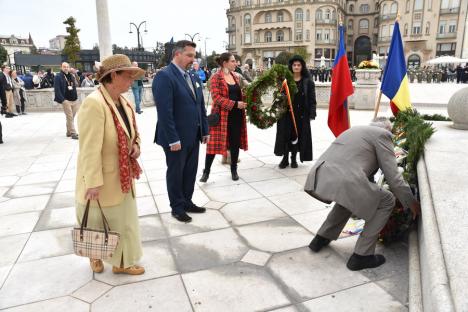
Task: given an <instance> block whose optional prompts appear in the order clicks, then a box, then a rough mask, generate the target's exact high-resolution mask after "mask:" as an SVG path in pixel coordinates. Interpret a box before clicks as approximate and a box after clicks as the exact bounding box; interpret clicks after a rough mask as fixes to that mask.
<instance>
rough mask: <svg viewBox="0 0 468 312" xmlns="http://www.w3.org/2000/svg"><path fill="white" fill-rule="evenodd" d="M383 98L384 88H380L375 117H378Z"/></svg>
mask: <svg viewBox="0 0 468 312" xmlns="http://www.w3.org/2000/svg"><path fill="white" fill-rule="evenodd" d="M381 99H382V90H379V95H378V96H377V102H376V103H375V108H374V119H375V118H377V115H378V114H379V110H380V100H381Z"/></svg>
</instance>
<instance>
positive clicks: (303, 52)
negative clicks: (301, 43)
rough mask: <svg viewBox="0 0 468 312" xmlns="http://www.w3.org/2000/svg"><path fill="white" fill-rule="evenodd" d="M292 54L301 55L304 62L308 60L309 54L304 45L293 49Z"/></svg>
mask: <svg viewBox="0 0 468 312" xmlns="http://www.w3.org/2000/svg"><path fill="white" fill-rule="evenodd" d="M294 54H296V55H300V56H302V58H303V59H304V61H305V62H306V64H307V63H308V62H309V59H310V56H311V54H310V53H309V52H307V49H306V48H304V47H300V48H296V49H294Z"/></svg>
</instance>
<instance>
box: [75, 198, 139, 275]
mask: <svg viewBox="0 0 468 312" xmlns="http://www.w3.org/2000/svg"><path fill="white" fill-rule="evenodd" d="M85 209H86V205H83V204H80V203H78V202H77V203H76V218H77V221H78V224H80V222H81V220H82V218H83V214H84V211H85ZM102 210H103V212H104V215H105V216H106V219H107V221H108V222H109V226H110V228H111V230H112V231H114V232H117V233H119V234H120V242H119V244H118V245H117V248H116V250H115V252H114V255H113V256H112V258H110V259H108V260H106V262H108V263H109V264H111V265H113V266H116V267H120V263H121V259H122V257H123V265H124V267H125V268H128V267H130V266H132V265H135V264H137V262H138V260H140V258H141V256H142V254H143V252H142V246H141V239H140V225H139V222H138V211H137V206H136V201H135V198H133V197H132V193H131V192H129V193H128V194H127V195H125V197H124V200H123V202H122V203H120V204H119V205H116V206H110V207H102ZM80 225H81V224H80ZM88 228H90V229H96V230H103V229H104V228H103V226H102V217H101V213H100V212H99V208H98V206H97V202H96V201H91V206H90V208H89V216H88Z"/></svg>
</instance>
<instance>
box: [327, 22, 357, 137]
mask: <svg viewBox="0 0 468 312" xmlns="http://www.w3.org/2000/svg"><path fill="white" fill-rule="evenodd" d="M339 32H340V41H339V43H338V53H337V55H336V58H335V62H334V63H333V69H332V82H331V94H330V106H329V108H328V127H329V128H330V130H331V131H332V132H333V134H334V135H335V137H337V136H339V135H340V134H341V133H342V132H343V131H346V130H348V129H349V127H350V122H349V112H348V96H350V95H351V94H353V93H354V89H353V82H352V81H351V74H350V72H349V66H348V58H347V57H346V50H345V41H344V40H345V37H344V29H343V25H340V27H339Z"/></svg>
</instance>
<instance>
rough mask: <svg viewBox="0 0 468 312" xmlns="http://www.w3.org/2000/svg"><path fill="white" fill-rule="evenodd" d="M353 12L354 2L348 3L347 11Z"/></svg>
mask: <svg viewBox="0 0 468 312" xmlns="http://www.w3.org/2000/svg"><path fill="white" fill-rule="evenodd" d="M353 12H354V4H350V5H349V13H353Z"/></svg>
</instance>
